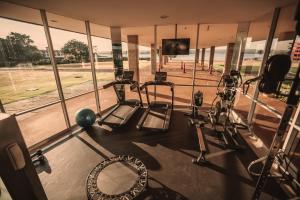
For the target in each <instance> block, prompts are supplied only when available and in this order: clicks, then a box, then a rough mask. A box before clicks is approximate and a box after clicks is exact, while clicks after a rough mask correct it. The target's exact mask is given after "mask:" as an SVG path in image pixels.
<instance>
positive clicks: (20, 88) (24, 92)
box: [0, 70, 113, 104]
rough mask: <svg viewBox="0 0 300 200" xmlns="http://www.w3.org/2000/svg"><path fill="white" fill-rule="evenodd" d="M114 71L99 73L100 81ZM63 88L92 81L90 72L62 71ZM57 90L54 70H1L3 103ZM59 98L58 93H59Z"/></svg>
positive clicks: (106, 78) (108, 77)
mask: <svg viewBox="0 0 300 200" xmlns="http://www.w3.org/2000/svg"><path fill="white" fill-rule="evenodd" d="M112 77H113V73H111V72H107V73H105V72H101V73H100V72H99V73H97V79H98V81H107V80H111V78H112ZM60 78H61V82H62V86H63V88H67V87H71V86H73V85H78V84H83V83H86V82H89V81H90V82H91V81H92V75H91V73H90V72H86V71H84V72H78V71H77V72H70V71H60ZM53 91H56V83H55V79H54V75H53V72H52V71H46V70H11V71H6V70H2V71H1V70H0V99H1V101H2V102H3V104H7V103H11V102H15V101H18V100H22V99H28V98H32V97H36V96H39V95H42V94H46V93H50V92H53ZM57 99H58V95H57Z"/></svg>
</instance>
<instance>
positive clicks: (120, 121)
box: [98, 71, 143, 127]
mask: <svg viewBox="0 0 300 200" xmlns="http://www.w3.org/2000/svg"><path fill="white" fill-rule="evenodd" d="M133 75H134V72H133V71H124V72H123V76H122V78H121V79H120V80H115V81H112V82H110V83H107V84H105V85H103V88H104V89H106V88H109V87H113V88H114V90H115V92H116V95H117V100H118V101H117V104H116V105H115V106H114V107H113V108H112V109H110V110H109V111H108V112H107V113H105V114H104V115H103V116H102V117H101V118H100V119H99V120H98V124H99V125H103V124H105V125H108V126H110V127H123V126H124V125H126V124H127V122H128V121H129V119H130V118H131V117H132V116H133V114H134V113H135V112H136V111H137V110H138V109H139V108H140V107H142V105H143V103H142V97H141V93H140V88H139V84H138V82H137V81H134V80H133ZM124 85H130V89H131V90H137V92H138V95H139V100H136V99H128V100H126V99H125V93H123V92H122V91H124V90H118V88H122V87H124ZM120 86H121V87H120Z"/></svg>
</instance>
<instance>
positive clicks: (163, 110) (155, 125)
mask: <svg viewBox="0 0 300 200" xmlns="http://www.w3.org/2000/svg"><path fill="white" fill-rule="evenodd" d="M166 80H167V72H156V73H155V80H154V81H148V82H145V83H144V84H143V85H142V86H141V89H140V90H143V89H145V91H146V97H147V103H148V108H147V109H146V111H145V112H144V114H143V115H142V117H141V119H140V121H139V123H138V124H137V126H136V127H137V129H138V130H150V131H157V132H167V131H168V129H169V124H170V119H171V115H172V111H173V105H174V83H172V82H167V81H166ZM150 85H153V86H154V87H155V89H154V97H155V98H156V86H168V87H170V90H171V93H172V100H171V104H170V103H168V102H161V101H151V102H150V100H149V93H148V86H150Z"/></svg>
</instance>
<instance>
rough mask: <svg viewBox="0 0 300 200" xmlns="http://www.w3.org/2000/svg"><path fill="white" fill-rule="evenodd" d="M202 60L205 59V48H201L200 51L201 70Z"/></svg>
mask: <svg viewBox="0 0 300 200" xmlns="http://www.w3.org/2000/svg"><path fill="white" fill-rule="evenodd" d="M204 58H205V48H202V50H201V67H202V70H204Z"/></svg>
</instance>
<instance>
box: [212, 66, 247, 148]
mask: <svg viewBox="0 0 300 200" xmlns="http://www.w3.org/2000/svg"><path fill="white" fill-rule="evenodd" d="M241 85H242V76H241V74H240V72H239V71H236V70H231V71H230V73H229V74H228V75H223V76H222V77H221V79H220V81H219V83H218V86H217V94H216V97H215V99H214V100H213V102H212V105H211V108H210V110H209V112H208V117H209V120H210V123H211V125H212V127H213V129H214V130H215V131H216V133H217V134H218V136H219V137H220V138H221V139H222V140H223V142H224V146H225V147H226V148H230V149H243V146H241V145H240V144H239V142H238V140H237V136H238V134H237V129H238V128H240V127H242V128H245V126H244V125H242V124H237V123H234V122H232V121H231V119H230V114H231V111H232V109H233V106H234V101H235V96H236V92H237V88H238V87H240V86H241ZM216 100H217V102H216V103H215V101H216Z"/></svg>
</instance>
